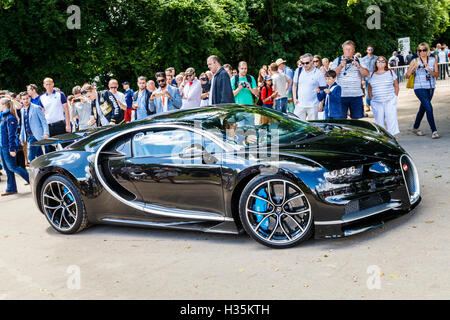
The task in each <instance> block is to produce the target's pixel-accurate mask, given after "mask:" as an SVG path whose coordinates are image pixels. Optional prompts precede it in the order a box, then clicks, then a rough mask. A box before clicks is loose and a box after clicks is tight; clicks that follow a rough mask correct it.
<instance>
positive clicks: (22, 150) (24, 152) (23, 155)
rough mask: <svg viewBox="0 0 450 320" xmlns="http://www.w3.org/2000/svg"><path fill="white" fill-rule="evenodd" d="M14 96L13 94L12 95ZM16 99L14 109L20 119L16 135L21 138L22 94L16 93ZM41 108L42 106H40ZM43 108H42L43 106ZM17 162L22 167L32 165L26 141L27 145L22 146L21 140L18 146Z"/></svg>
mask: <svg viewBox="0 0 450 320" xmlns="http://www.w3.org/2000/svg"><path fill="white" fill-rule="evenodd" d="M11 96H12V95H11ZM14 97H15V98H14V100H13V101H12V102H13V105H14V110H15V112H16V115H17V118H18V120H19V124H18V126H17V131H16V136H17V139H19V137H20V130H21V128H22V125H23V124H22V119H21V117H20V112H21V110H22V103H21V102H20V95H19V94H17V95H16V94H14ZM39 108H41V107H39ZM41 110H42V108H41ZM16 163H17V165H18V166H19V167H22V168H24V169H25V168H26V166H28V165H30V162H29V161H28V144H27V143H25V146H22V144H21V143H20V141H19V142H18V148H17V152H16Z"/></svg>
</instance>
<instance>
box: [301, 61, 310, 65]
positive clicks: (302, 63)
mask: <svg viewBox="0 0 450 320" xmlns="http://www.w3.org/2000/svg"><path fill="white" fill-rule="evenodd" d="M310 63H311V61H308V62H301V64H310Z"/></svg>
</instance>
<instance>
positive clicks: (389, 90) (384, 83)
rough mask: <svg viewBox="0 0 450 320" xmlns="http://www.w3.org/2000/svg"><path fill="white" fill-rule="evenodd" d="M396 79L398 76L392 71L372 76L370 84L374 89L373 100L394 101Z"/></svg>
mask: <svg viewBox="0 0 450 320" xmlns="http://www.w3.org/2000/svg"><path fill="white" fill-rule="evenodd" d="M395 79H397V76H396V75H395V73H394V72H392V71H386V72H384V73H382V74H378V73H374V74H372V76H371V77H370V78H369V84H370V85H371V87H372V100H373V101H376V102H382V101H386V100H390V99H392V98H393V97H394V95H395V88H394V81H395Z"/></svg>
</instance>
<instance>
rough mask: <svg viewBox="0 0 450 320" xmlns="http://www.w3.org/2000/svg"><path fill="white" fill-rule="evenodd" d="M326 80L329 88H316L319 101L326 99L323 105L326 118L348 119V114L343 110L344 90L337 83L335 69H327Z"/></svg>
mask: <svg viewBox="0 0 450 320" xmlns="http://www.w3.org/2000/svg"><path fill="white" fill-rule="evenodd" d="M325 81H326V83H327V88H325V89H323V90H321V89H320V88H317V89H316V91H317V98H318V99H319V101H322V100H323V99H325V104H324V106H323V111H324V113H325V119H326V120H332V119H347V116H346V115H345V114H344V113H343V112H342V104H341V92H342V90H341V86H340V85H338V84H337V83H336V72H335V71H334V70H329V71H327V72H326V73H325ZM319 111H322V110H319Z"/></svg>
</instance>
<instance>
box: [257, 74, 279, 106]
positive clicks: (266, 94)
mask: <svg viewBox="0 0 450 320" xmlns="http://www.w3.org/2000/svg"><path fill="white" fill-rule="evenodd" d="M276 95H277V93H276V92H274V91H273V89H272V77H271V76H269V75H266V76H264V81H263V87H262V88H261V100H262V103H263V107H266V108H270V109H274V106H273V98H274V97H275V96H276Z"/></svg>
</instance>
